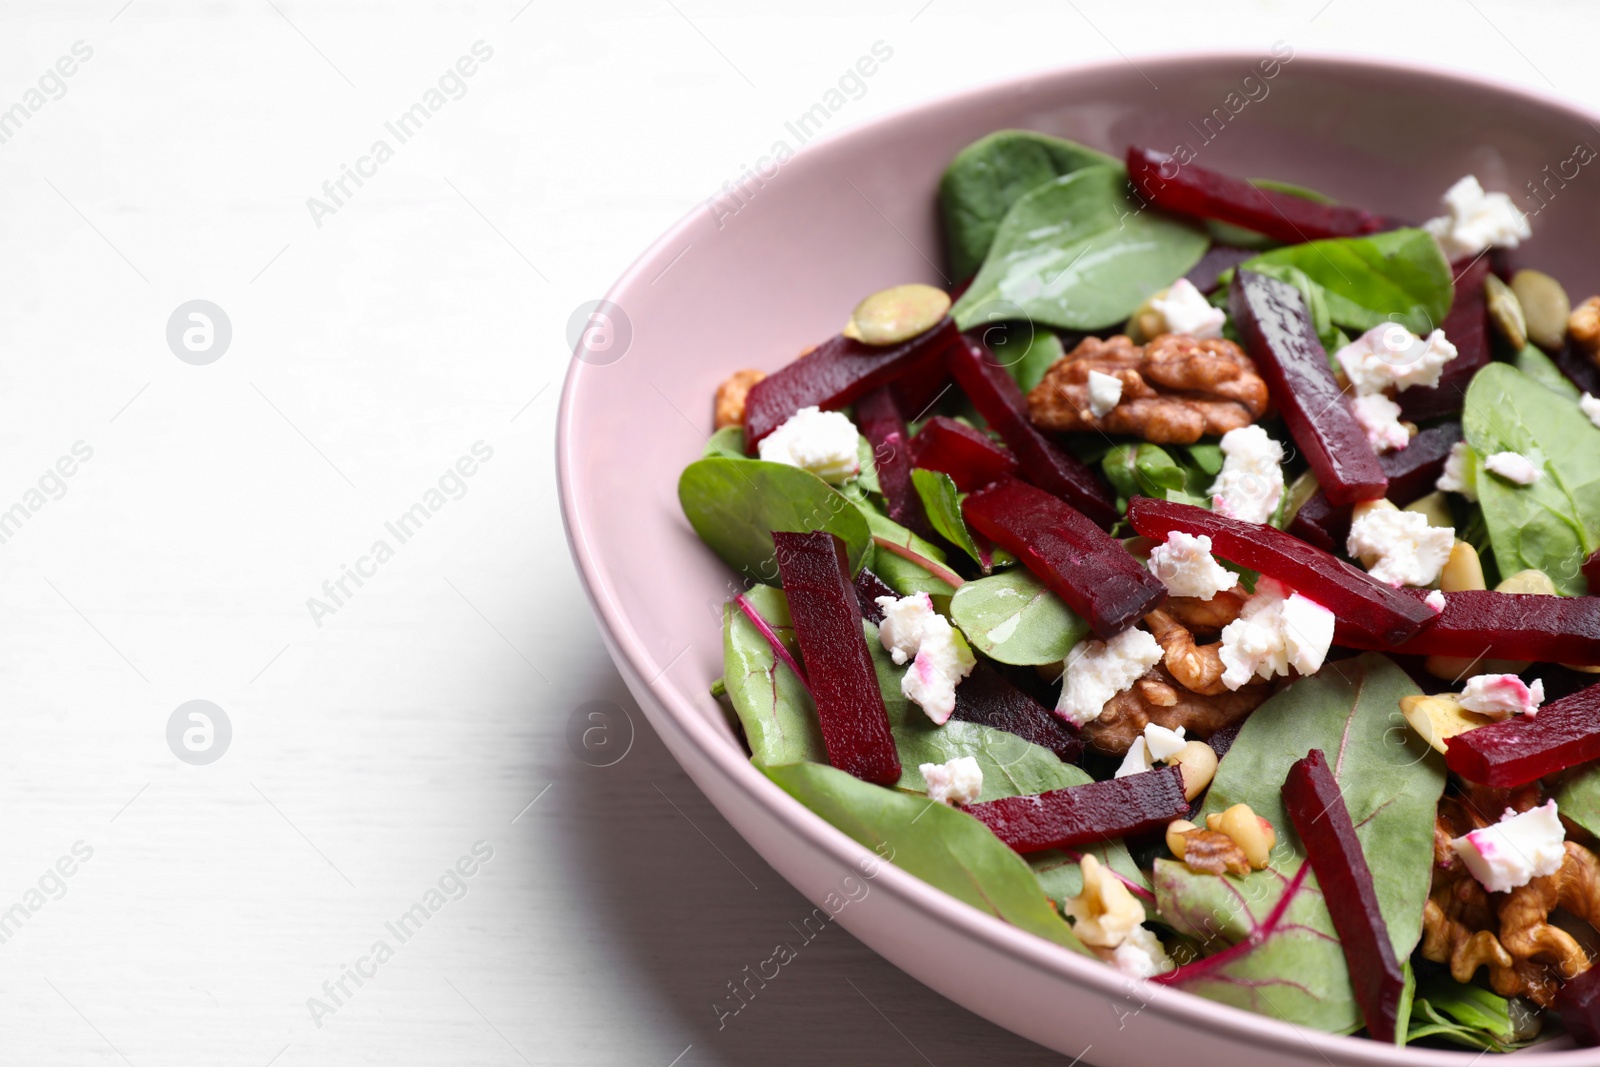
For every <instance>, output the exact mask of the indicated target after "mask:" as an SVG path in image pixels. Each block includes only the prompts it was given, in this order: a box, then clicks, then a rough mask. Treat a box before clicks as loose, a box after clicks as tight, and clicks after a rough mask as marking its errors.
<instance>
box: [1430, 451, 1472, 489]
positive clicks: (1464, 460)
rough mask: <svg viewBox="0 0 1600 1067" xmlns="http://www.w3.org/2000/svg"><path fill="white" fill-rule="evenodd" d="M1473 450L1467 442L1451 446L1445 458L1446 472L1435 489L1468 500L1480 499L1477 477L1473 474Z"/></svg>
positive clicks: (1435, 483) (1443, 472) (1442, 473)
mask: <svg viewBox="0 0 1600 1067" xmlns="http://www.w3.org/2000/svg"><path fill="white" fill-rule="evenodd" d="M1471 456H1472V449H1471V447H1470V446H1469V445H1468V444H1467V443H1466V442H1465V441H1457V442H1456V443H1455V444H1453V445H1451V446H1450V454H1449V455H1448V456H1446V457H1445V460H1444V470H1443V471H1441V472H1440V473H1439V480H1438V481H1436V482H1434V483H1433V487H1434V488H1435V489H1437V490H1439V491H1440V492H1441V493H1460V494H1461V495H1462V496H1464V497H1466V498H1467V499H1468V500H1477V499H1478V486H1477V476H1476V475H1475V474H1473V473H1472V459H1471Z"/></svg>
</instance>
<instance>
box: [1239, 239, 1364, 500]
mask: <svg viewBox="0 0 1600 1067" xmlns="http://www.w3.org/2000/svg"><path fill="white" fill-rule="evenodd" d="M1228 311H1229V313H1230V314H1232V316H1233V323H1234V326H1235V327H1236V328H1237V329H1238V331H1239V338H1240V340H1242V341H1243V342H1244V347H1245V351H1247V352H1249V353H1250V358H1251V359H1252V360H1254V361H1255V365H1256V369H1257V370H1258V371H1260V372H1261V377H1262V378H1263V379H1265V380H1266V383H1267V388H1268V389H1269V390H1270V391H1271V393H1272V399H1273V401H1274V402H1275V403H1276V404H1277V406H1278V409H1279V411H1281V412H1282V413H1283V421H1284V422H1285V423H1286V424H1287V425H1288V427H1289V433H1290V434H1291V435H1292V436H1293V437H1294V441H1295V444H1297V445H1299V446H1300V451H1302V452H1304V453H1305V455H1306V460H1307V461H1308V462H1310V464H1311V469H1312V470H1313V471H1315V472H1316V475H1317V482H1318V483H1319V484H1320V485H1321V486H1322V491H1323V492H1324V493H1326V494H1327V495H1328V499H1329V500H1331V501H1333V502H1334V503H1335V504H1355V503H1359V502H1360V501H1363V500H1375V499H1377V498H1378V497H1380V496H1382V495H1383V494H1384V492H1385V491H1386V490H1387V489H1388V487H1389V479H1388V478H1387V477H1385V476H1384V473H1383V468H1382V467H1380V466H1378V456H1377V454H1376V453H1375V452H1373V451H1372V445H1371V444H1369V443H1368V441H1367V435H1366V433H1365V432H1364V431H1363V430H1362V429H1361V424H1360V423H1358V422H1356V417H1355V416H1354V415H1352V414H1351V413H1350V408H1349V407H1348V406H1347V405H1346V403H1345V399H1344V396H1343V395H1342V394H1341V392H1340V390H1339V383H1338V382H1336V381H1334V380H1333V370H1332V369H1331V368H1330V367H1329V366H1328V354H1327V352H1325V351H1324V350H1323V348H1322V342H1321V341H1318V340H1317V331H1316V329H1315V328H1314V327H1313V326H1312V324H1311V315H1310V313H1309V312H1308V311H1306V303H1305V300H1304V299H1303V298H1302V297H1301V296H1300V290H1298V289H1296V288H1295V287H1294V286H1292V285H1290V284H1289V283H1288V282H1280V281H1278V280H1277V279H1276V278H1268V277H1267V276H1266V275H1264V274H1257V273H1255V272H1254V271H1248V270H1241V271H1239V272H1238V273H1237V274H1235V275H1234V276H1233V288H1232V289H1230V290H1229V292H1228Z"/></svg>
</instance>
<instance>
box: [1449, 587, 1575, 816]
mask: <svg viewBox="0 0 1600 1067" xmlns="http://www.w3.org/2000/svg"><path fill="white" fill-rule="evenodd" d="M1551 599H1554V598H1553V597H1552V598H1551ZM1595 758H1600V685H1591V686H1589V688H1587V689H1580V690H1579V691H1578V692H1576V693H1574V694H1572V695H1571V696H1569V697H1563V698H1562V699H1560V700H1557V701H1555V702H1554V703H1551V704H1546V705H1545V706H1544V707H1542V708H1540V709H1539V713H1538V714H1537V715H1518V716H1515V717H1513V718H1510V719H1507V720H1505V721H1504V722H1497V723H1491V724H1490V725H1488V726H1480V727H1478V728H1477V729H1476V730H1468V731H1467V732H1466V733H1464V734H1456V735H1455V736H1454V737H1452V738H1450V739H1449V740H1447V741H1446V742H1445V754H1444V761H1445V763H1446V764H1447V765H1448V766H1449V767H1450V769H1451V770H1452V771H1455V772H1456V773H1457V774H1459V775H1460V776H1461V777H1463V778H1465V779H1467V780H1468V781H1472V782H1482V783H1483V784H1484V785H1489V786H1495V787H1498V788H1504V789H1511V788H1514V787H1516V786H1519V785H1526V784H1527V783H1529V782H1532V781H1537V780H1538V779H1540V778H1543V777H1544V776H1545V775H1547V774H1555V773H1556V772H1557V771H1564V770H1566V769H1567V768H1568V767H1576V766H1577V765H1578V764H1580V763H1587V762H1589V761H1590V760H1592V759H1595Z"/></svg>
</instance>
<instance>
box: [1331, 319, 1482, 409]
mask: <svg viewBox="0 0 1600 1067" xmlns="http://www.w3.org/2000/svg"><path fill="white" fill-rule="evenodd" d="M1455 358H1456V346H1455V345H1453V344H1451V343H1450V342H1449V341H1447V340H1445V336H1444V331H1443V330H1434V331H1433V332H1432V333H1430V334H1429V335H1428V339H1427V340H1426V341H1424V340H1423V339H1422V338H1420V337H1418V336H1417V335H1416V334H1414V333H1412V332H1411V331H1410V330H1408V329H1406V328H1405V327H1404V326H1401V325H1399V324H1398V323H1393V322H1386V323H1383V324H1382V325H1380V326H1374V327H1373V328H1372V329H1370V330H1368V331H1367V332H1366V333H1364V334H1362V335H1361V336H1360V337H1357V338H1356V339H1355V340H1354V341H1351V342H1350V343H1349V344H1347V345H1345V346H1344V347H1343V348H1341V349H1339V351H1338V354H1337V355H1335V356H1334V359H1335V360H1337V361H1338V363H1339V366H1340V367H1342V368H1343V369H1344V376H1345V377H1346V378H1348V379H1350V387H1351V388H1352V389H1354V390H1355V391H1356V395H1357V396H1371V395H1372V394H1374V393H1381V392H1383V391H1385V390H1386V389H1388V388H1389V387H1390V386H1393V387H1394V388H1395V389H1398V390H1402V391H1403V390H1406V389H1410V388H1411V387H1412V386H1414V385H1420V386H1435V385H1438V384H1439V374H1440V372H1441V371H1443V370H1444V366H1445V364H1446V363H1449V362H1450V361H1451V360H1452V359H1455Z"/></svg>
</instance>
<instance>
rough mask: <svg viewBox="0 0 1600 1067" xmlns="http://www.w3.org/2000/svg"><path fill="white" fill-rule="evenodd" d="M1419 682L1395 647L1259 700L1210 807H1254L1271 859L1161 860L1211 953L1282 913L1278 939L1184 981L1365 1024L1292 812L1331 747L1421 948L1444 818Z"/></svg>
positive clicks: (1304, 1015)
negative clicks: (1294, 798) (1264, 862)
mask: <svg viewBox="0 0 1600 1067" xmlns="http://www.w3.org/2000/svg"><path fill="white" fill-rule="evenodd" d="M1417 692H1419V690H1418V689H1417V687H1416V686H1415V685H1414V684H1413V683H1412V682H1411V679H1410V678H1409V677H1407V676H1406V674H1405V672H1404V671H1402V670H1401V669H1400V668H1399V667H1398V666H1396V665H1395V664H1394V663H1393V662H1392V661H1390V660H1389V659H1388V658H1387V657H1385V656H1383V655H1381V654H1378V653H1368V654H1366V655H1363V656H1359V657H1356V658H1353V659H1346V660H1340V661H1338V662H1336V663H1330V664H1328V665H1327V666H1326V667H1324V668H1323V669H1322V670H1321V672H1319V673H1318V674H1316V675H1314V676H1312V677H1309V678H1302V679H1300V680H1299V681H1297V682H1295V683H1294V684H1292V685H1290V686H1289V687H1288V688H1286V689H1284V690H1283V691H1281V692H1280V693H1278V694H1277V695H1276V696H1274V697H1273V698H1272V699H1271V700H1269V701H1267V702H1266V703H1265V704H1263V705H1262V706H1261V707H1260V708H1258V709H1257V710H1256V711H1255V713H1254V714H1252V715H1251V716H1250V718H1249V719H1247V720H1246V721H1245V724H1244V727H1243V729H1241V730H1240V732H1239V736H1238V738H1237V739H1236V740H1235V741H1234V744H1233V747H1232V748H1230V749H1229V750H1228V754H1227V755H1226V756H1225V757H1224V758H1223V760H1222V763H1221V765H1220V766H1219V767H1218V769H1217V775H1216V778H1215V779H1214V780H1213V781H1212V784H1211V789H1210V791H1209V792H1208V793H1207V795H1206V801H1205V805H1204V807H1203V808H1202V812H1201V813H1202V814H1209V813H1212V812H1218V811H1222V810H1223V809H1225V808H1227V807H1229V806H1231V805H1233V804H1238V803H1245V804H1249V805H1250V807H1251V808H1252V809H1253V810H1254V811H1255V812H1256V814H1258V815H1260V816H1262V817H1263V818H1266V819H1268V820H1269V821H1270V822H1271V823H1272V824H1273V827H1274V828H1275V829H1276V831H1277V835H1278V845H1277V847H1276V848H1275V849H1274V851H1273V859H1272V863H1271V865H1270V866H1269V867H1268V868H1267V869H1266V870H1263V871H1252V872H1251V873H1250V874H1248V875H1246V876H1245V877H1243V878H1236V877H1232V876H1223V877H1219V876H1216V875H1207V874H1195V873H1194V872H1192V871H1190V870H1189V869H1188V868H1187V867H1185V866H1184V865H1183V864H1182V863H1175V862H1172V861H1170V860H1159V861H1157V863H1156V869H1155V876H1154V879H1153V881H1154V883H1155V891H1156V899H1157V902H1158V909H1159V914H1160V917H1161V919H1162V921H1163V922H1165V923H1167V924H1168V925H1170V926H1171V927H1172V928H1173V929H1175V930H1177V931H1178V932H1179V933H1181V934H1185V935H1188V936H1190V937H1192V938H1195V939H1197V940H1198V941H1200V942H1201V943H1202V945H1203V946H1204V948H1205V951H1206V952H1207V954H1208V955H1209V954H1213V953H1215V952H1217V951H1218V950H1219V949H1223V948H1226V947H1228V946H1232V945H1236V944H1238V943H1239V942H1241V941H1243V940H1244V939H1245V938H1246V937H1248V936H1249V935H1250V934H1251V933H1253V932H1255V931H1256V930H1257V929H1258V928H1259V927H1260V926H1261V925H1262V924H1263V923H1264V922H1265V921H1266V920H1267V918H1268V917H1269V916H1270V915H1271V914H1272V913H1273V912H1275V911H1277V910H1279V909H1280V908H1281V909H1282V912H1281V919H1280V921H1279V923H1278V924H1277V925H1276V926H1275V927H1274V928H1273V930H1272V932H1271V933H1270V935H1269V936H1267V937H1265V939H1264V940H1262V941H1261V942H1260V943H1259V944H1257V945H1255V946H1254V947H1253V948H1250V949H1248V950H1246V951H1243V952H1242V953H1241V954H1240V955H1238V956H1237V957H1233V956H1229V957H1225V958H1224V962H1223V963H1221V964H1220V965H1213V966H1200V965H1198V964H1197V965H1194V966H1195V970H1194V971H1193V972H1192V973H1193V975H1194V977H1193V978H1192V979H1183V978H1181V977H1180V979H1179V981H1178V984H1179V985H1180V986H1182V987H1183V988H1185V989H1188V990H1189V991H1191V992H1194V993H1199V994H1201V995H1202V996H1206V997H1210V998H1212V999H1214V1000H1218V1001H1222V1002H1223V1003H1227V1004H1233V1005H1236V1006H1238V1007H1243V1008H1248V1009H1251V1010H1254V1011H1258V1012H1261V1013H1263V1014H1266V1015H1273V1016H1277V1017H1278V1018H1282V1019H1285V1020H1287V1021H1289V1022H1292V1023H1296V1024H1299V1025H1303V1026H1313V1027H1317V1028H1318V1029H1323V1030H1330V1031H1334V1032H1348V1031H1353V1030H1355V1029H1357V1028H1358V1027H1359V1026H1361V1022H1362V1020H1361V1012H1360V1010H1359V1008H1358V1007H1357V1005H1356V1002H1355V996H1354V992H1353V990H1352V988H1351V984H1350V976H1349V970H1348V968H1347V966H1346V964H1345V959H1344V952H1343V950H1342V949H1341V947H1340V945H1339V942H1338V938H1337V935H1336V934H1335V933H1334V931H1333V924H1332V919H1331V918H1330V917H1329V915H1328V910H1327V906H1326V904H1325V903H1324V902H1323V899H1322V893H1321V890H1320V889H1319V888H1318V886H1317V881H1316V876H1315V875H1313V874H1312V873H1311V872H1310V871H1309V869H1308V870H1305V871H1304V872H1303V874H1302V870H1301V868H1302V867H1303V866H1304V865H1305V851H1304V846H1303V845H1302V844H1301V842H1300V840H1299V839H1298V837H1297V836H1296V835H1295V834H1294V831H1293V829H1292V828H1291V826H1290V823H1289V820H1288V817H1287V815H1286V814H1285V811H1284V806H1283V798H1282V793H1281V789H1282V785H1283V781H1284V778H1285V777H1286V776H1287V775H1288V771H1289V767H1290V765H1291V764H1292V763H1294V762H1295V761H1296V760H1298V759H1300V758H1301V757H1302V756H1304V755H1305V754H1306V752H1308V751H1309V750H1310V749H1313V748H1320V749H1322V750H1323V751H1324V752H1325V753H1326V754H1327V756H1328V759H1329V761H1330V762H1331V763H1332V764H1333V768H1334V775H1335V777H1336V778H1337V779H1338V782H1339V787H1340V791H1341V793H1342V794H1343V796H1344V800H1345V804H1346V806H1347V807H1348V808H1349V811H1350V817H1351V819H1352V820H1353V821H1354V822H1355V824H1356V835H1357V837H1358V838H1360V841H1361V847H1362V850H1363V852H1364V853H1365V854H1366V858H1367V863H1368V865H1369V866H1370V867H1371V868H1372V870H1373V871H1375V872H1379V873H1378V877H1377V879H1376V881H1377V891H1378V905H1379V907H1380V909H1381V910H1382V912H1383V917H1384V920H1385V922H1386V923H1387V925H1388V928H1389V936H1390V938H1391V940H1392V941H1393V943H1394V949H1395V954H1396V955H1397V956H1398V957H1399V958H1400V959H1406V958H1407V957H1409V956H1410V954H1411V950H1412V948H1413V947H1414V946H1415V945H1416V943H1417V940H1418V938H1419V937H1420V936H1421V932H1422V909H1423V905H1424V903H1425V902H1426V901H1427V896H1428V889H1429V886H1430V884H1431V880H1432V865H1433V851H1432V841H1433V821H1434V812H1435V809H1436V808H1437V806H1438V802H1439V796H1440V794H1441V793H1442V792H1443V789H1444V780H1445V772H1444V766H1443V760H1442V759H1440V758H1439V756H1438V754H1437V753H1435V752H1434V751H1433V750H1431V749H1429V748H1428V747H1427V746H1426V744H1424V743H1423V742H1422V741H1421V740H1420V739H1418V738H1417V737H1416V736H1415V734H1414V733H1413V732H1412V731H1410V730H1409V729H1408V728H1407V726H1406V724H1405V720H1404V718H1403V717H1402V716H1401V714H1400V698H1401V697H1404V696H1410V695H1413V694H1415V693H1417Z"/></svg>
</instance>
